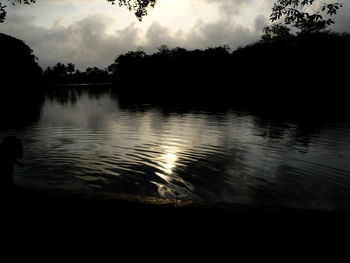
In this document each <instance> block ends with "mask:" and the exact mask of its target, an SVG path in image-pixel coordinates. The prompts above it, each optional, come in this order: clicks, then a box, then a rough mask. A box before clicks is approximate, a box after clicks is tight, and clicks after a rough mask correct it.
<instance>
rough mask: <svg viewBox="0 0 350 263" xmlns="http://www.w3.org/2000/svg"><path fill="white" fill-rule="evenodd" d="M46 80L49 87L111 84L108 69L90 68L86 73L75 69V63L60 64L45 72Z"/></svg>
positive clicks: (48, 68)
mask: <svg viewBox="0 0 350 263" xmlns="http://www.w3.org/2000/svg"><path fill="white" fill-rule="evenodd" d="M44 79H45V82H46V84H48V85H49V86H53V85H54V86H55V85H62V84H83V83H109V82H111V77H110V74H109V72H108V70H107V69H99V68H97V67H88V68H87V69H86V70H85V71H80V70H79V69H75V65H74V64H73V63H68V64H67V65H65V64H63V63H60V62H58V63H57V64H56V65H55V66H53V67H47V68H46V69H45V70H44Z"/></svg>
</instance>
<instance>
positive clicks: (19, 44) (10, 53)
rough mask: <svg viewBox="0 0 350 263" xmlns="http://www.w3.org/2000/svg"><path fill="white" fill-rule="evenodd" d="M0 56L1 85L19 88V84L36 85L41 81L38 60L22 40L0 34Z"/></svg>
mask: <svg viewBox="0 0 350 263" xmlns="http://www.w3.org/2000/svg"><path fill="white" fill-rule="evenodd" d="M0 54H1V60H0V72H1V80H0V81H1V82H2V83H3V84H4V83H6V84H11V85H14V86H18V87H19V86H20V85H19V84H20V83H26V84H27V85H29V84H34V83H36V84H37V83H38V81H40V80H41V77H42V69H41V67H40V66H39V65H38V63H37V60H38V59H37V58H36V57H35V55H34V54H33V50H32V49H31V48H30V47H29V46H27V45H26V44H25V43H24V42H23V41H22V40H19V39H17V38H14V37H12V36H9V35H6V34H2V33H0ZM1 86H2V87H3V86H4V85H1ZM4 88H5V87H4Z"/></svg>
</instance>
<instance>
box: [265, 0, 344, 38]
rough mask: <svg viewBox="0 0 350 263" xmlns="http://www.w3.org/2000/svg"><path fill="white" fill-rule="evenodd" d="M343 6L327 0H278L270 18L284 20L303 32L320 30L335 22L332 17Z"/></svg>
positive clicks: (274, 20) (286, 23) (273, 20)
mask: <svg viewBox="0 0 350 263" xmlns="http://www.w3.org/2000/svg"><path fill="white" fill-rule="evenodd" d="M342 6H343V4H342V3H339V2H335V3H329V1H327V0H277V2H276V3H275V4H274V5H273V7H272V12H271V15H270V20H271V21H272V22H276V21H280V20H282V21H283V23H284V24H285V25H288V26H293V27H295V28H297V29H299V30H301V31H302V32H319V31H322V30H325V29H326V28H327V27H328V26H330V25H331V24H334V21H333V19H331V18H330V17H331V16H333V15H335V14H336V13H337V11H338V10H339V9H340V8H341V7H342Z"/></svg>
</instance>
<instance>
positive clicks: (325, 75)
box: [108, 31, 350, 115]
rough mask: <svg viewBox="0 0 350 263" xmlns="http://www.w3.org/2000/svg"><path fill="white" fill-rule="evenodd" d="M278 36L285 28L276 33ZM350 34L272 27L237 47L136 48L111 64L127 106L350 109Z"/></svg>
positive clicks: (327, 111) (294, 111) (299, 110)
mask: <svg viewBox="0 0 350 263" xmlns="http://www.w3.org/2000/svg"><path fill="white" fill-rule="evenodd" d="M277 33H278V32H277ZM349 44H350V34H348V33H342V34H340V33H334V32H329V31H324V32H317V33H303V34H298V35H293V34H291V33H289V31H287V32H282V33H280V34H276V32H273V34H272V33H271V32H265V34H264V35H263V37H262V38H261V40H259V41H257V42H255V43H253V44H250V45H247V46H245V47H241V48H238V49H237V50H235V51H233V52H230V50H229V48H228V47H227V46H221V47H215V48H207V49H205V50H186V49H184V48H179V47H177V48H174V49H169V48H168V47H167V46H161V47H160V48H158V51H157V52H155V53H154V54H151V55H148V54H146V53H145V52H144V51H143V50H137V51H130V52H128V53H126V54H122V55H120V56H118V57H117V58H116V59H115V63H113V64H112V65H110V66H109V67H108V68H109V70H110V72H111V73H112V79H113V82H114V89H115V92H116V93H117V95H118V96H119V97H120V98H121V99H122V100H123V101H124V102H125V103H156V104H165V105H206V106H210V107H217V106H219V107H221V106H223V105H230V106H235V107H245V108H249V109H250V110H252V111H254V110H256V111H260V112H262V111H266V112H268V113H276V114H278V113H279V112H280V111H283V114H285V113H286V112H287V113H290V114H300V115H303V114H309V113H310V114H314V113H320V112H321V113H322V114H324V113H325V114H332V113H336V114H347V113H348V107H347V99H346V94H347V88H346V86H347V85H346V83H347V79H346V75H347V74H346V72H347V70H346V67H345V66H344V64H343V63H342V61H344V62H345V61H348V60H349V58H350V50H349V48H348V47H349Z"/></svg>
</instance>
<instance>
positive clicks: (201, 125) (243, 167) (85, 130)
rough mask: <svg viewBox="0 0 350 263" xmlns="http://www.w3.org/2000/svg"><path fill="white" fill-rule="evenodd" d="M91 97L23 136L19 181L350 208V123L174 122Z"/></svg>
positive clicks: (48, 108)
mask: <svg viewBox="0 0 350 263" xmlns="http://www.w3.org/2000/svg"><path fill="white" fill-rule="evenodd" d="M90 92H91V94H90V93H86V92H83V93H80V94H75V95H74V96H73V94H72V93H71V92H67V93H66V95H67V96H63V94H61V95H62V98H60V99H58V100H57V101H56V100H46V103H45V104H44V107H43V113H42V115H41V118H40V121H38V123H36V124H33V126H30V127H26V128H25V129H24V130H18V131H15V133H16V134H17V135H18V137H20V138H22V139H23V141H24V145H25V153H24V160H23V163H25V164H26V165H25V167H24V168H21V169H16V172H15V181H16V183H18V184H22V185H26V184H27V185H37V186H44V187H50V186H52V187H55V188H63V189H84V190H87V191H103V192H107V193H108V192H110V193H123V194H136V195H145V196H153V197H164V198H180V199H186V200H205V201H220V202H242V203H253V204H268V205H271V204H273V203H275V204H276V205H283V206H298V207H300V206H301V207H306V208H318V209H335V208H342V207H350V178H349V172H350V163H349V161H348V160H349V157H350V136H349V134H350V131H349V130H350V128H349V127H350V123H344V124H340V125H339V126H330V127H324V128H322V129H321V128H317V127H316V128H315V129H314V130H310V127H309V126H307V127H306V128H307V129H306V130H305V129H304V128H303V127H302V126H298V125H295V124H294V125H284V124H283V125H282V126H280V125H278V124H276V123H273V122H269V121H268V120H263V119H260V118H258V117H254V116H252V115H249V114H248V115H245V114H242V113H237V112H235V111H228V112H226V113H225V114H215V113H210V114H209V113H205V112H200V113H199V112H197V113H193V112H192V113H191V112H188V113H183V114H175V113H170V114H169V113H166V114H164V113H163V112H162V111H161V110H160V109H157V108H149V109H146V110H145V109H140V110H135V108H134V107H131V109H128V108H121V107H119V104H118V102H117V101H115V98H113V97H110V96H109V95H108V93H101V94H98V93H97V94H94V93H93V91H90ZM70 96H73V97H74V98H75V99H74V100H73V99H72V98H70ZM4 132H5V133H4V134H6V131H4ZM0 136H1V132H0Z"/></svg>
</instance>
